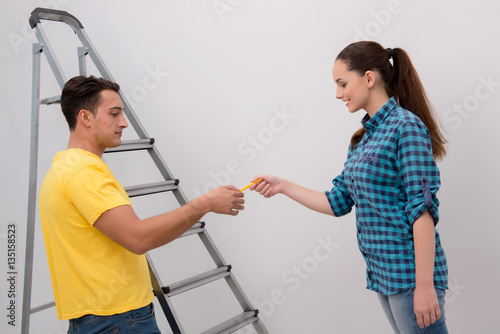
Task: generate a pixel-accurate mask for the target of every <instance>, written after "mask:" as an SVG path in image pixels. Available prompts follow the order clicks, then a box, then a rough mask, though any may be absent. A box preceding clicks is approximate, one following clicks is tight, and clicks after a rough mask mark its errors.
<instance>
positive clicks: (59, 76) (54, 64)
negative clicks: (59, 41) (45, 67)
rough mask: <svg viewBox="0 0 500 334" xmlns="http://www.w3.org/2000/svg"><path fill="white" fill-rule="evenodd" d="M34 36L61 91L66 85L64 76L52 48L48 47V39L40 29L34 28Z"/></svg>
mask: <svg viewBox="0 0 500 334" xmlns="http://www.w3.org/2000/svg"><path fill="white" fill-rule="evenodd" d="M35 34H36V37H37V39H38V42H39V43H41V44H42V46H43V52H44V53H45V57H46V58H47V61H48V62H49V65H50V68H51V69H52V73H54V76H55V77H56V80H57V83H58V84H59V87H61V89H62V88H63V87H64V84H65V83H66V76H65V75H64V73H63V71H62V68H61V65H60V64H59V61H58V60H57V58H56V56H55V55H54V54H53V53H52V47H51V46H50V43H49V41H48V39H47V38H46V37H45V33H44V32H43V29H42V27H40V26H36V28H35Z"/></svg>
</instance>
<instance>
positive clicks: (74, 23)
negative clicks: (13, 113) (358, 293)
mask: <svg viewBox="0 0 500 334" xmlns="http://www.w3.org/2000/svg"><path fill="white" fill-rule="evenodd" d="M40 20H49V21H57V22H64V23H66V24H67V25H69V26H70V27H71V28H72V29H73V31H74V32H75V34H76V35H77V37H78V38H79V40H80V42H81V44H82V46H80V47H78V50H77V51H78V64H79V72H80V73H79V74H80V75H87V66H86V57H87V56H89V57H90V59H91V60H92V61H93V63H94V65H95V66H96V68H97V70H98V71H99V73H100V74H101V76H102V77H103V78H105V79H107V80H110V81H113V82H115V80H114V79H113V77H112V76H111V74H110V73H109V70H108V69H107V67H106V65H105V64H104V62H103V61H102V59H101V58H100V56H99V55H98V54H97V52H96V50H95V48H94V46H93V45H92V43H91V42H90V40H89V38H88V37H87V35H86V33H85V31H84V29H83V25H82V24H81V22H80V21H79V20H78V19H77V18H76V17H74V16H73V15H71V14H69V13H68V12H66V11H61V10H53V9H47V8H35V9H34V10H33V12H32V13H31V16H30V18H29V23H30V26H31V28H32V29H35V33H36V36H37V39H38V43H34V44H33V77H32V105H31V118H32V120H31V140H30V169H29V170H30V172H29V173H30V176H29V195H28V196H29V199H28V221H27V235H26V259H25V273H24V293H23V308H22V324H21V333H23V334H28V333H29V323H30V316H31V314H33V313H36V312H39V311H42V310H45V309H47V308H50V307H53V306H54V305H55V303H54V302H52V303H47V304H44V305H40V306H37V307H34V308H32V307H31V289H32V277H33V252H34V238H35V233H34V232H35V215H36V203H37V197H36V196H37V195H36V192H37V166H38V138H39V109H40V106H41V105H50V104H53V103H59V102H60V96H54V97H49V98H44V99H40V67H41V66H40V65H41V62H40V60H41V53H42V52H43V53H44V54H45V56H46V59H47V61H48V63H49V65H50V68H51V70H52V72H53V74H54V76H55V78H56V80H57V82H58V84H59V86H60V88H61V90H62V88H63V86H64V84H65V82H66V77H65V76H64V74H63V72H62V69H61V66H60V65H59V63H58V61H57V58H56V56H55V54H54V53H53V51H52V49H51V47H50V45H49V43H48V40H47V38H46V36H45V33H44V31H43V28H42V27H41V25H40V23H41V21H40ZM120 96H121V99H122V101H123V103H124V105H125V114H126V117H127V120H128V121H129V123H130V124H131V125H132V127H133V129H134V130H135V132H136V133H137V135H138V137H139V139H138V140H124V141H122V144H121V145H120V146H119V147H116V148H113V149H107V150H106V152H105V153H114V152H125V151H135V150H146V151H147V152H148V153H149V155H150V157H151V158H152V160H153V161H154V163H155V165H156V166H157V168H158V170H159V172H160V173H161V175H162V177H163V178H164V181H162V182H156V183H150V184H145V185H138V186H132V187H126V188H125V190H126V191H127V194H128V195H129V197H135V196H143V195H149V194H154V193H160V192H167V191H170V192H172V193H173V195H174V196H175V198H176V200H177V201H178V203H179V205H184V204H186V203H187V200H186V197H185V195H184V194H183V192H182V191H181V189H180V188H179V180H177V179H175V178H173V176H172V173H171V172H170V171H169V169H168V167H167V165H166V164H165V162H164V160H163V158H162V157H161V155H160V152H159V151H158V149H157V148H156V146H155V145H154V139H153V138H151V137H149V136H148V134H147V133H146V130H145V129H144V127H143V126H142V124H141V123H140V121H139V119H138V118H137V116H136V115H135V113H134V111H133V109H132V107H131V105H130V104H129V103H128V102H127V99H126V98H125V96H124V95H123V94H122V93H121V92H120ZM195 234H196V235H197V236H198V237H199V238H200V239H201V241H202V243H203V245H204V246H205V248H206V249H207V251H208V253H209V254H210V256H211V258H212V259H213V261H214V262H215V268H214V269H213V270H209V271H207V272H204V273H201V274H199V275H196V276H194V277H191V278H187V279H184V280H182V281H180V282H176V283H172V284H170V285H167V286H164V285H163V284H162V282H161V279H160V277H159V275H158V273H157V270H156V269H155V267H154V265H153V262H152V259H151V257H150V255H149V254H146V257H147V260H148V265H149V270H150V273H151V283H152V288H153V292H154V294H155V296H156V298H157V299H158V302H159V304H160V305H161V307H162V310H163V312H164V314H165V316H166V319H167V321H168V323H169V325H170V328H171V330H172V332H173V333H175V334H177V333H182V334H185V333H186V331H185V330H184V329H183V327H182V325H181V323H180V321H179V317H178V316H177V314H176V312H175V310H174V307H173V305H172V301H171V300H170V297H172V296H174V295H177V294H180V293H182V292H185V291H188V290H191V289H194V288H197V287H199V286H201V285H204V284H207V283H210V282H213V281H215V280H218V279H221V278H224V279H225V281H226V283H227V284H228V285H229V288H230V289H231V291H232V293H233V294H234V296H235V297H236V299H237V301H238V302H239V304H240V305H241V308H242V312H241V313H240V314H237V315H236V316H234V317H232V318H231V319H229V320H227V321H225V322H223V323H221V324H219V325H217V326H215V327H212V328H210V329H208V330H206V331H204V332H203V334H223V333H233V332H234V331H237V330H238V329H241V328H243V327H246V326H253V328H254V330H255V331H256V332H257V333H258V334H268V331H267V329H266V328H265V327H264V324H263V323H262V321H261V319H260V318H259V316H258V310H256V309H254V308H253V307H252V305H251V303H250V301H249V299H248V298H247V297H246V296H245V294H244V292H243V290H242V289H241V287H240V285H239V284H238V282H237V281H236V279H235V277H234V275H233V273H232V272H231V265H229V264H227V263H226V262H225V261H224V259H223V257H222V255H221V254H220V252H219V251H218V250H217V248H216V246H215V244H214V243H213V241H212V239H211V238H210V236H209V235H208V232H207V231H206V229H205V223H204V222H198V223H196V224H195V225H194V226H193V227H192V228H191V229H189V230H188V231H186V232H185V233H184V234H183V235H182V236H181V237H187V236H189V235H195Z"/></svg>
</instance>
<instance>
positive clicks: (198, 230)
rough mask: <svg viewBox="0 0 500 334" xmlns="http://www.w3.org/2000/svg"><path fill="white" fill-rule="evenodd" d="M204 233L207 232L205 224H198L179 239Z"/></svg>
mask: <svg viewBox="0 0 500 334" xmlns="http://www.w3.org/2000/svg"><path fill="white" fill-rule="evenodd" d="M203 231H205V222H198V223H196V224H194V225H193V227H191V228H190V229H189V230H187V231H186V232H184V234H182V235H181V236H180V237H179V238H182V237H187V236H188V235H192V234H196V233H201V232H203Z"/></svg>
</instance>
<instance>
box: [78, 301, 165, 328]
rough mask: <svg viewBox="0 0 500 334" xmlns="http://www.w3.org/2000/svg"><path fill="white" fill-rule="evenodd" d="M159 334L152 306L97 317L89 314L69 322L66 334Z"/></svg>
mask: <svg viewBox="0 0 500 334" xmlns="http://www.w3.org/2000/svg"><path fill="white" fill-rule="evenodd" d="M132 333H133V334H138V333H146V334H161V332H160V330H159V329H158V325H157V324H156V318H155V313H154V310H153V304H152V303H151V304H149V305H147V306H144V307H141V308H139V309H137V310H132V311H128V312H125V313H120V314H115V315H110V316H98V315H93V314H89V315H86V316H83V317H81V318H77V319H71V320H70V321H69V328H68V334H132Z"/></svg>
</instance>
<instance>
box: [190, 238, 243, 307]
mask: <svg viewBox="0 0 500 334" xmlns="http://www.w3.org/2000/svg"><path fill="white" fill-rule="evenodd" d="M198 236H199V237H200V239H201V241H202V242H203V244H204V245H205V248H206V249H207V251H208V252H209V254H210V256H211V257H212V259H213V260H214V262H215V264H216V265H217V266H218V267H221V266H224V265H226V263H225V260H224V258H223V257H222V254H221V253H220V252H219V250H218V249H217V247H215V244H214V242H213V241H212V238H211V237H210V235H209V234H208V232H207V230H204V231H203V232H202V233H198ZM225 279H226V282H227V284H228V285H229V287H230V288H231V290H232V291H233V293H234V295H235V296H236V299H237V300H238V302H239V303H240V305H241V307H242V308H243V310H245V311H250V310H252V304H251V303H250V300H249V299H248V297H247V296H246V295H245V293H244V292H243V290H242V289H241V287H240V285H239V284H238V282H237V281H236V279H235V277H234V275H233V273H231V275H229V276H227V277H225Z"/></svg>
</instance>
